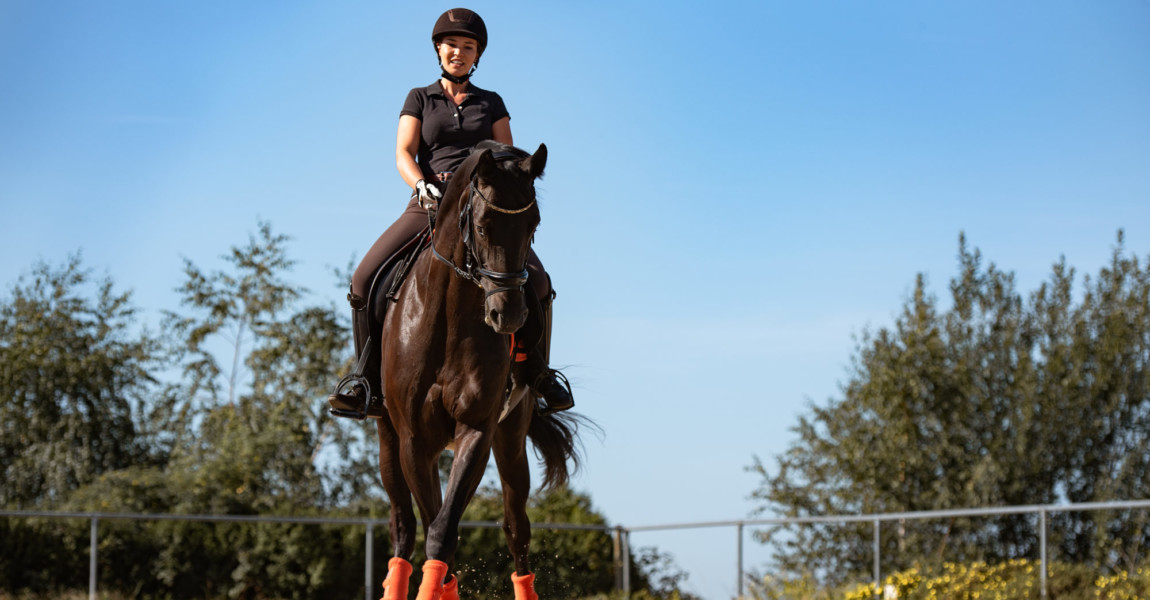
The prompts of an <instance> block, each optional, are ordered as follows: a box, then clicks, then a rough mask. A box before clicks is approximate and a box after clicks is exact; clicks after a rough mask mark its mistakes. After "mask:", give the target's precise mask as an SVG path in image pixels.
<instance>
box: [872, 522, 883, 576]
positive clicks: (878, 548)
mask: <svg viewBox="0 0 1150 600" xmlns="http://www.w3.org/2000/svg"><path fill="white" fill-rule="evenodd" d="M881 527H882V521H880V520H878V519H875V520H874V589H875V590H879V589H881V586H882V571H880V570H879V569H880V564H881V560H882V555H881V552H882V543H881V541H880V538H879V530H880V529H881Z"/></svg>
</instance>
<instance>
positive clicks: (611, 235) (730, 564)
mask: <svg viewBox="0 0 1150 600" xmlns="http://www.w3.org/2000/svg"><path fill="white" fill-rule="evenodd" d="M469 6H470V7H471V8H474V9H475V10H477V11H478V12H479V13H480V14H482V15H483V17H484V18H485V19H486V21H487V25H488V28H489V31H490V35H491V43H490V46H489V48H488V51H487V53H486V54H485V55H484V57H483V59H482V63H481V65H480V68H479V71H478V73H477V74H476V78H475V80H474V81H475V83H476V84H477V85H479V86H481V87H485V88H487V89H493V90H496V91H498V92H500V94H501V95H502V96H503V97H504V99H505V101H506V103H507V105H508V108H509V109H510V112H511V115H512V120H511V124H512V130H513V132H514V135H515V139H516V142H517V143H518V144H519V145H521V146H524V147H526V148H529V149H534V147H535V146H536V145H538V144H539V143H540V142H545V143H546V144H547V145H548V147H549V149H550V158H549V162H548V167H547V176H546V177H545V179H544V180H543V181H542V182H541V183H540V190H541V193H542V197H543V204H542V208H543V224H542V226H541V228H540V230H539V233H538V236H537V242H536V247H537V250H538V252H539V254H540V256H541V257H542V258H543V260H544V262H545V264H546V265H547V267H548V269H549V270H550V272H551V273H552V276H553V277H554V280H555V286H556V288H557V289H558V291H559V294H560V296H559V299H558V300H557V302H556V305H555V317H556V324H555V344H554V349H553V359H554V362H555V363H557V364H559V365H566V366H568V369H567V372H568V373H569V375H570V376H571V377H572V379H573V381H574V382H575V384H576V396H577V401H578V407H579V410H581V411H583V412H585V413H586V414H587V415H589V416H591V417H593V418H594V419H596V420H597V421H598V422H599V423H600V425H601V426H602V427H603V428H604V430H605V431H606V438H605V440H604V441H603V442H602V443H600V442H599V441H598V440H595V439H591V438H589V439H588V443H587V451H588V457H587V462H586V469H585V471H584V472H583V474H582V475H581V476H580V477H579V478H578V479H577V480H576V485H577V486H578V487H580V488H581V489H584V490H585V491H588V492H590V493H591V495H592V497H593V499H594V501H595V503H596V505H597V506H598V507H599V508H600V510H602V511H603V512H604V513H606V515H607V516H608V518H610V519H611V521H612V522H614V523H620V524H624V525H648V524H656V523H668V522H681V521H706V520H716V519H720V520H725V519H737V518H742V517H746V516H748V514H749V513H750V512H751V511H752V510H753V509H754V505H753V504H752V503H751V502H750V501H748V500H747V496H748V495H749V494H750V493H751V492H752V491H753V490H754V488H755V487H756V485H757V483H758V482H757V481H756V480H755V479H754V478H753V477H752V476H751V475H749V474H747V473H745V472H744V470H743V469H744V467H745V466H747V465H748V464H750V463H751V461H752V456H753V455H756V454H757V455H759V456H762V457H764V459H767V460H768V462H769V459H770V457H772V456H774V455H776V454H778V453H780V452H782V451H783V450H784V449H785V448H786V447H787V446H788V444H789V443H790V441H791V439H792V437H791V434H790V432H789V431H788V428H789V427H790V426H792V425H793V424H794V423H795V421H796V417H797V415H799V414H801V413H803V412H804V411H805V406H806V403H807V402H810V401H815V402H822V401H825V400H826V399H827V398H831V397H834V396H836V395H837V392H838V387H837V386H838V385H839V384H840V383H842V382H843V381H844V380H845V377H846V375H847V371H846V369H847V367H848V366H849V362H850V357H851V354H852V351H853V347H854V341H853V339H852V336H853V335H855V334H857V333H859V332H861V331H863V330H864V329H865V328H867V327H872V328H873V327H881V326H884V325H887V324H889V323H891V321H892V320H893V316H894V314H895V313H896V312H897V311H898V309H899V307H900V306H901V304H902V302H903V300H904V299H905V298H906V296H907V294H908V292H909V291H910V289H911V286H912V285H913V281H914V276H915V274H916V273H920V272H921V273H926V274H927V276H928V278H929V281H930V282H931V284H932V289H933V290H934V291H935V292H936V293H937V294H939V295H944V294H945V290H946V282H947V280H948V279H949V277H950V276H951V275H952V274H953V273H954V267H955V255H956V251H957V240H958V236H959V233H960V232H965V233H966V235H967V238H968V240H969V243H970V245H971V246H974V247H977V248H979V249H981V250H982V252H983V254H984V256H986V257H987V259H989V260H991V261H994V262H995V263H996V264H997V265H998V266H999V267H1001V268H1003V269H1006V270H1011V271H1014V272H1015V273H1016V274H1017V276H1018V282H1019V285H1020V288H1021V289H1023V290H1031V289H1034V288H1035V287H1036V286H1037V285H1038V283H1039V282H1041V281H1042V279H1043V278H1045V277H1046V275H1047V274H1048V273H1049V270H1050V266H1051V264H1052V263H1054V262H1055V261H1057V260H1058V258H1059V257H1060V256H1065V257H1066V259H1067V261H1068V262H1069V263H1070V264H1071V265H1073V266H1075V267H1077V268H1078V270H1079V273H1080V274H1085V273H1094V272H1097V270H1098V268H1099V267H1100V266H1101V265H1102V264H1104V263H1105V261H1106V259H1107V257H1108V256H1109V253H1110V252H1111V249H1112V247H1113V245H1114V243H1115V234H1116V232H1117V230H1118V229H1119V228H1123V229H1125V231H1126V239H1127V249H1128V250H1129V251H1131V252H1134V253H1136V254H1138V255H1140V256H1143V257H1145V256H1146V255H1147V254H1150V109H1148V107H1150V2H1146V1H1145V0H1114V1H1109V2H1080V1H1061V0H1055V1H1042V2H1039V1H1031V0H1020V1H1017V2H1009V3H1003V2H991V1H973V2H965V1H964V2H941V1H922V0H919V1H882V2H846V1H829V0H815V1H812V2H710V3H705V4H704V3H694V2H674V1H672V2H664V3H660V4H654V3H640V2H630V1H626V0H624V1H613V2H600V1H597V0H592V1H588V2H581V3H579V4H578V5H574V4H571V3H566V4H558V3H550V2H525V1H500V2H488V1H482V2H476V3H473V4H471V5H469ZM447 8H451V6H449V5H437V4H434V3H424V2H418V3H417V2H405V3H399V2H363V1H358V2H357V1H346V2H329V3H320V2H301V1H290V0H288V1H278V2H257V1H253V2H242V3H240V2H223V1H205V2H186V1H185V2H166V3H154V2H143V1H130V0H123V1H108V2H80V1H74V0H62V1H58V2H39V1H33V0H0V256H2V257H3V260H2V261H0V282H3V283H4V285H5V290H6V291H7V289H8V288H9V287H10V286H11V285H12V284H13V283H15V281H16V279H17V277H18V276H19V275H20V273H22V272H24V271H25V270H26V269H27V268H28V267H29V266H30V265H31V264H32V263H33V262H34V261H36V260H46V261H48V262H51V263H59V262H61V261H62V260H64V258H65V257H66V256H67V255H68V254H70V253H73V252H75V251H77V250H79V251H82V254H83V257H84V262H85V264H86V265H88V266H89V267H92V268H94V269H96V270H97V272H99V273H107V274H108V275H110V276H111V277H112V278H113V279H114V280H115V281H116V282H117V284H118V285H119V286H121V287H124V288H131V289H133V290H134V291H135V300H136V302H137V304H138V305H139V306H141V307H142V308H143V309H144V311H145V317H146V318H147V319H149V320H158V317H159V311H160V310H161V309H163V308H166V307H169V306H170V305H171V304H172V303H173V302H174V301H175V297H176V295H175V293H174V292H173V288H175V287H176V286H177V285H178V284H179V283H180V280H181V273H180V268H181V266H182V259H183V258H184V257H186V258H189V259H191V260H193V261H195V262H196V263H197V264H199V265H200V266H202V267H205V268H213V267H216V266H219V263H218V261H217V258H218V257H219V255H220V254H222V253H223V252H224V251H225V250H226V249H227V248H228V247H229V246H231V245H238V244H242V243H244V242H245V241H246V239H247V236H248V234H249V233H251V232H254V231H255V229H256V225H257V223H258V221H259V220H261V219H263V220H267V221H270V222H271V223H272V225H273V227H274V228H275V230H276V231H278V232H281V233H285V234H288V235H290V236H292V237H293V238H294V242H293V244H292V246H291V252H292V255H293V256H294V257H295V258H297V259H298V260H299V261H300V264H299V266H298V268H297V270H296V271H295V279H296V280H297V281H299V282H300V283H302V284H304V285H307V286H308V287H309V288H310V289H311V290H312V292H313V293H312V296H311V297H310V300H311V301H313V302H320V303H327V302H333V303H337V304H338V305H339V306H340V307H341V308H342V306H343V300H342V298H343V294H344V290H345V289H346V288H345V287H344V285H342V284H339V283H338V282H337V281H336V279H335V278H334V276H333V275H332V273H331V271H332V269H333V268H344V267H346V266H347V265H348V264H349V263H352V262H354V261H358V259H359V256H360V254H361V253H362V252H363V251H365V250H366V249H367V247H368V246H369V245H370V243H371V242H372V241H373V240H374V239H375V237H376V236H377V235H378V234H379V232H380V231H382V229H383V228H384V227H386V226H387V225H388V224H389V223H390V222H391V221H392V220H393V219H394V218H395V217H396V216H397V215H398V214H399V212H400V210H401V209H402V206H403V204H404V202H405V201H406V198H407V193H408V192H407V191H406V189H405V186H404V184H403V182H402V180H401V179H400V178H399V176H398V174H397V173H396V171H395V168H394V143H395V142H394V140H395V127H396V123H397V120H398V113H399V109H400V107H401V106H402V102H403V98H404V96H405V94H406V92H407V90H409V89H410V88H412V87H415V86H422V85H426V84H428V83H430V82H431V81H433V80H434V79H435V77H436V76H437V70H436V68H435V63H434V62H433V61H434V56H433V53H432V47H431V43H430V40H429V39H428V38H429V35H430V29H431V26H432V24H433V23H434V20H435V18H436V17H437V16H438V14H439V13H440V12H442V11H443V10H445V9H447ZM5 293H6V292H5ZM633 542H634V543H636V544H637V545H649V544H657V545H658V546H659V547H660V548H661V549H664V550H668V551H670V552H672V553H673V554H674V555H675V557H676V559H677V561H678V562H679V564H680V565H681V566H683V567H684V568H686V569H687V570H688V571H689V572H690V577H691V578H690V580H689V584H690V586H691V587H692V588H693V589H694V591H696V592H697V593H700V594H702V595H704V596H705V597H707V598H726V597H729V596H731V595H733V594H734V591H735V590H734V584H735V577H734V560H735V558H734V552H735V543H734V531H733V530H726V529H724V530H714V531H702V532H682V531H680V532H673V533H667V534H641V535H640V534H636V536H635V537H634V538H633ZM747 553H748V566H755V565H756V564H761V562H762V561H763V560H765V553H763V552H762V551H761V550H759V549H757V548H756V547H755V546H754V545H753V544H751V543H750V542H749V540H748V548H747Z"/></svg>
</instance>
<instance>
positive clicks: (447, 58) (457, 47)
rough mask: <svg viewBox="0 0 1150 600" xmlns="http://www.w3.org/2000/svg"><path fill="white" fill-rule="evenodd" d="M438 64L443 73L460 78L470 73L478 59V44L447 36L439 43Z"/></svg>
mask: <svg viewBox="0 0 1150 600" xmlns="http://www.w3.org/2000/svg"><path fill="white" fill-rule="evenodd" d="M436 48H437V49H438V50H439V64H440V66H442V67H443V70H444V71H447V72H448V73H450V74H452V75H454V76H456V77H462V76H464V75H466V74H468V73H470V72H471V67H472V66H474V65H475V59H477V58H479V42H476V41H475V40H473V39H471V38H469V37H463V36H456V35H449V36H447V37H445V38H443V39H442V40H440V41H439V45H438V46H437V47H436Z"/></svg>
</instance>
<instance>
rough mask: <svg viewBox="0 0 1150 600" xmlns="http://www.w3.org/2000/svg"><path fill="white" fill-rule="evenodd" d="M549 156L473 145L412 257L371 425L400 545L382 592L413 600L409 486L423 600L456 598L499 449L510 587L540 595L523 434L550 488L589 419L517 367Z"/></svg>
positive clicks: (530, 597)
mask: <svg viewBox="0 0 1150 600" xmlns="http://www.w3.org/2000/svg"><path fill="white" fill-rule="evenodd" d="M546 163H547V147H546V145H544V144H540V145H539V148H538V150H536V151H535V153H534V154H529V153H527V152H525V151H523V150H521V149H519V148H515V147H513V146H508V145H504V144H499V143H497V142H493V141H488V142H482V143H480V144H479V145H477V146H476V147H475V149H473V151H472V153H471V154H470V155H469V156H468V158H467V159H466V160H465V161H464V162H463V164H462V165H461V166H460V168H459V169H457V170H456V171H455V173H454V175H453V176H452V178H451V179H450V181H449V183H448V185H447V188H446V190H445V191H444V193H443V197H442V199H441V200H440V202H439V206H438V210H437V211H436V214H435V216H434V222H435V223H436V224H437V226H435V227H433V228H432V231H431V239H430V247H429V250H428V251H424V252H423V253H422V254H421V255H420V256H419V257H418V258H417V259H416V260H415V263H414V264H413V265H412V267H411V271H410V274H409V276H408V277H407V279H406V280H405V281H404V282H403V284H402V286H401V287H400V288H399V293H398V295H397V296H396V297H395V298H394V304H392V306H391V307H390V308H388V311H387V313H386V316H385V317H384V321H383V332H382V339H381V340H380V348H381V351H382V352H381V356H380V360H381V361H382V372H383V373H384V377H383V379H384V382H385V383H384V385H385V394H384V397H385V398H386V402H385V404H386V409H385V411H384V413H385V414H384V415H383V417H382V418H380V419H379V420H378V422H377V429H378V431H379V456H380V474H381V476H382V479H383V486H384V489H385V490H386V492H387V495H388V497H389V498H390V500H391V518H390V532H389V533H390V538H391V544H392V548H393V557H392V558H391V559H390V560H389V562H388V573H387V577H386V579H385V580H384V583H383V587H384V596H383V598H384V600H406V598H407V593H408V582H409V578H410V576H411V572H412V565H411V563H410V562H409V561H410V560H411V558H412V553H413V551H414V549H415V535H416V529H415V528H416V518H415V512H414V511H413V509H412V498H413V497H414V500H415V504H416V505H418V507H419V511H420V515H421V517H422V522H423V530H424V536H425V540H426V545H425V551H426V556H427V561H426V562H425V563H424V565H423V568H422V570H423V579H422V581H421V582H420V586H419V591H418V595H417V598H418V600H441V599H444V600H456V599H457V598H458V597H459V595H458V594H459V591H458V583H459V582H458V580H457V579H456V578H455V577H454V575H451V569H452V567H453V565H454V560H455V553H456V549H457V547H458V541H459V534H458V529H459V523H460V520H461V518H462V515H463V511H464V508H465V507H466V506H467V504H468V503H469V502H470V501H471V499H472V497H473V496H474V495H475V492H476V489H477V488H478V487H479V484H480V483H481V481H482V478H483V475H484V472H485V469H486V465H487V461H488V458H489V457H490V456H491V454H494V456H495V464H496V466H497V467H498V473H499V479H500V482H501V484H502V488H503V515H504V518H503V531H504V535H505V537H506V540H507V546H508V548H509V549H510V551H511V556H512V558H513V560H514V566H515V572H514V573H513V574H512V576H511V579H512V585H513V588H514V592H515V598H516V600H537V599H538V595H536V593H535V589H534V581H535V576H534V574H533V573H532V572H531V568H530V561H529V558H528V548H529V545H530V543H531V524H530V522H529V520H528V518H527V510H526V506H527V499H528V496H529V494H530V487H531V474H530V470H529V463H528V456H527V449H526V441H527V439H528V438H530V439H531V441H532V442H533V443H534V445H535V447H536V451H537V453H538V454H539V455H540V456H541V457H542V462H543V464H544V482H543V483H544V485H545V486H557V485H562V484H564V483H566V481H567V480H568V477H569V469H568V463H569V462H570V463H571V464H572V465H573V466H574V467H576V468H577V467H578V461H579V459H578V440H577V430H578V426H577V424H578V423H579V422H580V420H581V417H579V416H577V415H571V414H568V413H555V414H551V415H547V416H543V415H541V414H540V413H539V412H538V411H536V410H535V400H534V396H532V395H531V394H530V393H529V391H528V389H527V388H526V386H525V385H523V384H521V383H519V382H517V381H516V378H515V377H511V376H510V373H511V371H512V362H513V360H514V350H515V345H514V344H515V342H514V340H513V339H512V338H513V336H514V334H515V332H517V331H518V330H519V329H520V328H521V327H522V326H523V325H524V323H525V321H526V320H527V318H528V301H529V298H528V297H527V296H528V292H525V290H524V285H525V284H526V282H527V276H528V272H527V269H526V262H527V257H528V252H529V249H530V246H531V242H532V239H533V236H534V233H535V229H536V227H537V226H538V224H539V219H540V217H539V205H538V203H537V202H536V195H535V180H536V179H537V178H539V177H540V176H541V175H542V174H543V168H544V166H545V165H546ZM456 223H458V227H455V226H453V225H454V224H456ZM509 390H510V391H509ZM449 444H453V445H454V458H453V461H452V466H451V471H450V475H449V476H448V480H447V487H446V493H445V494H444V493H443V492H442V491H441V487H440V477H439V467H438V459H439V456H440V455H441V453H442V452H443V451H444V450H445V449H446V448H448V447H449ZM444 496H446V497H444Z"/></svg>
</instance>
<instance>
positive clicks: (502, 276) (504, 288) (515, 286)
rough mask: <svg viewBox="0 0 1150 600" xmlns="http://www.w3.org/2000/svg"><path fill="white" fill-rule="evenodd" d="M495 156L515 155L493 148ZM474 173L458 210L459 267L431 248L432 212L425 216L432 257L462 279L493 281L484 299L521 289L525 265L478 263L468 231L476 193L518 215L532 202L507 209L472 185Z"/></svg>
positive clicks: (486, 202)
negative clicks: (462, 252)
mask: <svg viewBox="0 0 1150 600" xmlns="http://www.w3.org/2000/svg"><path fill="white" fill-rule="evenodd" d="M494 158H495V159H496V160H506V159H509V158H519V157H518V156H516V155H515V154H513V153H511V152H496V153H495V154H494ZM475 180H476V176H475V175H472V177H471V181H470V183H469V184H468V189H467V203H466V204H465V205H464V206H463V208H461V209H460V211H459V232H460V233H461V234H462V235H463V246H464V248H465V249H466V250H467V254H466V262H465V263H464V266H463V267H462V268H461V267H459V266H458V265H456V264H455V263H454V262H452V261H451V259H450V258H447V257H446V256H443V255H442V254H440V253H439V251H438V250H436V249H435V216H434V215H433V214H432V213H431V212H428V220H429V221H430V222H431V253H432V255H434V256H435V258H437V259H439V261H440V262H442V263H443V264H445V265H447V266H449V267H451V268H452V269H453V270H454V271H455V274H456V275H459V276H460V277H462V278H463V279H466V280H468V281H470V282H472V283H474V284H475V285H477V286H479V287H480V288H482V287H483V280H484V279H486V280H488V281H490V282H491V283H493V284H494V285H495V288H494V289H492V290H486V291H485V292H484V296H483V297H484V299H486V298H490V297H491V296H493V295H495V294H498V293H500V292H519V293H523V286H524V285H526V284H527V275H528V273H527V267H526V265H524V268H523V270H522V271H518V272H503V271H492V270H490V269H487V268H485V267H483V266H482V264H481V263H480V260H479V258H478V257H479V255H478V253H477V252H475V248H474V245H475V238H474V237H473V236H472V235H471V206H472V202H473V200H474V199H475V197H476V196H478V197H479V199H480V200H482V201H483V204H484V205H485V206H486V207H487V208H490V209H492V210H494V211H496V212H500V213H503V214H505V215H518V214H522V213H524V212H526V211H528V210H529V209H530V208H531V207H532V206H535V200H532V201H531V202H530V203H529V204H527V206H524V207H523V208H516V209H508V208H503V207H500V206H496V205H495V204H493V203H492V202H491V201H490V200H488V199H487V196H484V195H483V192H481V191H479V187H478V186H476V185H475Z"/></svg>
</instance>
